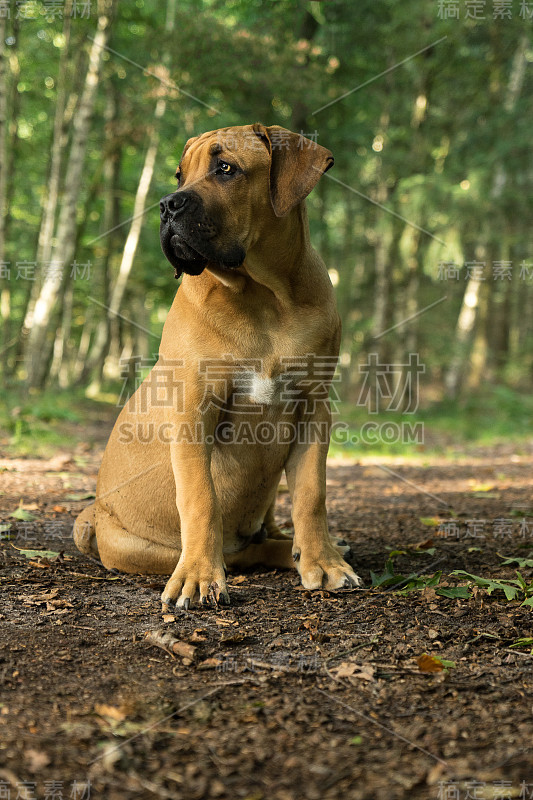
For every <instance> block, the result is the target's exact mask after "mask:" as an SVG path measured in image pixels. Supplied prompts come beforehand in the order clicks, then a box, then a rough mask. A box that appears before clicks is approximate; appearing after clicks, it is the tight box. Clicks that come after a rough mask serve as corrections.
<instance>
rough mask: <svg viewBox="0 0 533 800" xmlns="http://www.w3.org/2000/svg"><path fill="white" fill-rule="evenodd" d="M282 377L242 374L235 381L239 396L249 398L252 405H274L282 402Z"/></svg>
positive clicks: (255, 373) (250, 373) (254, 373)
mask: <svg viewBox="0 0 533 800" xmlns="http://www.w3.org/2000/svg"><path fill="white" fill-rule="evenodd" d="M282 385H283V381H282V376H281V375H278V377H277V378H269V377H268V376H266V375H260V374H259V373H258V372H241V373H240V374H239V375H238V377H237V378H236V380H235V386H236V389H237V391H238V392H239V394H241V395H242V396H245V397H247V398H248V399H249V400H251V402H252V403H258V404H260V405H273V404H274V403H279V402H280V396H281V389H282Z"/></svg>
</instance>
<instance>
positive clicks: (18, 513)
mask: <svg viewBox="0 0 533 800" xmlns="http://www.w3.org/2000/svg"><path fill="white" fill-rule="evenodd" d="M9 516H10V517H13V518H14V519H19V520H21V521H22V522H33V520H35V519H37V517H36V516H35V514H30V512H29V511H26V509H25V508H22V506H21V505H20V506H19V507H18V508H17V509H16V510H15V511H13V513H12V514H10V515H9Z"/></svg>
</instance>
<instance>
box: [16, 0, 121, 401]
mask: <svg viewBox="0 0 533 800" xmlns="http://www.w3.org/2000/svg"><path fill="white" fill-rule="evenodd" d="M101 7H102V12H103V13H101V14H100V17H99V19H98V26H97V30H96V35H95V37H94V40H93V43H92V47H91V50H90V55H89V67H88V70H87V74H86V77H85V85H84V88H83V92H82V96H81V99H80V104H79V106H78V109H77V111H76V114H75V116H74V118H73V134H72V142H71V147H70V153H69V158H68V163H67V168H66V173H65V187H64V192H63V198H62V202H61V208H60V211H59V219H58V223H57V233H56V236H55V241H56V244H55V246H54V247H53V248H52V251H51V259H50V262H51V263H50V268H49V269H47V270H46V274H45V275H44V280H43V283H42V286H41V291H40V293H39V297H38V298H37V302H36V304H35V310H34V312H33V321H32V327H31V330H30V333H29V336H28V340H27V345H26V348H25V351H24V356H25V361H26V369H27V382H28V385H29V386H35V387H41V386H42V385H43V384H44V381H45V379H46V365H47V363H48V361H49V353H50V348H51V346H52V344H53V343H51V342H50V340H49V336H48V334H49V328H50V323H51V319H52V317H53V310H54V306H55V303H56V301H57V298H58V296H59V294H60V290H61V286H62V284H63V281H64V280H68V277H69V270H70V263H71V262H72V259H73V256H74V250H75V243H76V206H77V200H78V195H79V187H80V185H81V183H82V172H83V165H84V161H85V153H86V150H87V138H88V135H89V128H90V119H91V115H92V111H93V108H94V102H95V97H96V89H97V87H98V82H99V78H100V69H101V64H102V54H103V52H104V47H105V45H106V42H107V38H108V33H109V22H110V16H109V10H110V3H109V2H105V3H104V2H102V4H101ZM104 9H105V10H104Z"/></svg>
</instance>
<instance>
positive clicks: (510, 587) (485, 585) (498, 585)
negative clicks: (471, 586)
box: [450, 569, 520, 600]
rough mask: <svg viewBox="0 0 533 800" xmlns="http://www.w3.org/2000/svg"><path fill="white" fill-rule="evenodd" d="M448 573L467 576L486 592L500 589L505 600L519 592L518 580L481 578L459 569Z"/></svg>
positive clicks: (514, 597)
mask: <svg viewBox="0 0 533 800" xmlns="http://www.w3.org/2000/svg"><path fill="white" fill-rule="evenodd" d="M450 575H456V576H457V577H459V578H468V579H469V580H471V581H473V582H474V583H475V585H476V586H479V587H480V588H481V589H485V591H486V592H487V594H489V595H490V594H492V592H494V591H501V592H503V593H504V594H505V597H506V599H507V600H515V599H516V597H517V595H518V594H519V593H520V592H519V588H518V587H519V586H520V583H519V581H515V580H509V581H498V580H491V579H490V578H482V577H481V576H480V575H472V574H471V573H470V572H464V571H463V570H461V569H456V570H454V571H453V572H451V573H450Z"/></svg>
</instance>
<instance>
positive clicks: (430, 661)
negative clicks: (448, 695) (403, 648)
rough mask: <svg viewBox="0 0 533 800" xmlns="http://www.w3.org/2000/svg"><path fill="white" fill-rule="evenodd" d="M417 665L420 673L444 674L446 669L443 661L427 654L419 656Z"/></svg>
mask: <svg viewBox="0 0 533 800" xmlns="http://www.w3.org/2000/svg"><path fill="white" fill-rule="evenodd" d="M416 663H417V664H418V669H419V670H420V672H442V670H443V669H444V666H443V664H442V661H440V660H439V659H438V658H435V656H428V654H427V653H423V654H422V655H421V656H418V658H417V659H416Z"/></svg>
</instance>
